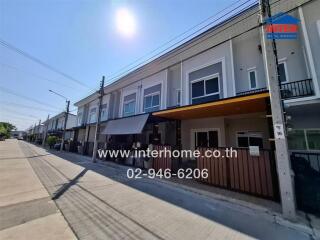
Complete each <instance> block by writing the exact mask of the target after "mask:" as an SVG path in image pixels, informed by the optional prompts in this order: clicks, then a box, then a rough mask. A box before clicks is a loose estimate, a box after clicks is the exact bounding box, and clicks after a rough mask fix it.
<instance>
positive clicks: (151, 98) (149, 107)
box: [144, 92, 160, 112]
mask: <svg viewBox="0 0 320 240" xmlns="http://www.w3.org/2000/svg"><path fill="white" fill-rule="evenodd" d="M159 109H160V92H155V93H151V94H149V95H146V96H144V112H153V111H157V110H159Z"/></svg>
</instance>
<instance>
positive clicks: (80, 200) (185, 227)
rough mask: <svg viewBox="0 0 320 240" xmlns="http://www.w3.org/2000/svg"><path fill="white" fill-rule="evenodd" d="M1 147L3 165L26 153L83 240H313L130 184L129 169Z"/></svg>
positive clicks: (174, 193)
mask: <svg viewBox="0 0 320 240" xmlns="http://www.w3.org/2000/svg"><path fill="white" fill-rule="evenodd" d="M9 142H10V144H9ZM0 144H1V145H3V144H7V145H8V148H9V149H8V150H7V151H6V153H5V155H3V154H2V156H1V159H7V160H9V159H13V160H16V159H17V158H18V157H19V158H21V156H19V155H17V154H16V153H17V152H19V151H20V152H22V153H23V155H24V156H23V158H21V159H27V161H28V162H29V164H30V165H31V167H32V169H33V171H34V172H35V174H36V175H37V177H38V178H39V180H40V182H41V183H42V185H43V186H44V187H45V189H46V190H47V192H48V193H49V195H50V196H51V198H52V199H53V200H54V202H55V203H56V204H57V206H58V208H59V209H60V211H61V212H62V214H63V216H64V218H65V219H66V221H67V222H68V224H69V226H70V228H71V229H72V230H73V232H74V234H75V235H76V237H77V238H79V239H148V240H149V239H174V240H180V239H181V240H186V239H192V240H193V239H197V240H198V239H199V240H202V239H252V238H258V239H273V240H275V239H281V240H283V239H311V237H310V236H309V235H307V234H305V233H302V232H299V231H297V230H294V229H291V228H287V227H285V226H282V225H279V224H276V223H273V222H271V221H268V220H266V219H263V218H261V217H259V216H255V215H252V214H248V213H244V212H243V211H240V210H237V209H236V208H235V207H230V205H229V204H226V203H225V202H223V201H218V200H214V199H210V198H208V197H205V196H202V195H199V194H197V193H194V192H190V191H186V190H182V189H180V188H179V187H176V186H174V185H170V184H165V183H163V182H161V181H157V180H152V179H147V178H143V179H139V180H132V179H128V178H127V177H126V170H125V169H124V168H123V167H112V166H109V165H106V164H102V163H91V162H90V161H89V160H88V158H85V157H83V156H79V155H76V154H70V153H68V154H65V155H67V156H68V157H63V154H59V156H62V157H59V156H57V155H56V154H53V153H54V152H53V153H50V152H48V151H46V150H44V149H42V148H40V147H37V146H34V145H32V144H29V143H26V142H23V141H16V140H9V141H6V142H5V143H3V142H0ZM9 145H10V146H9ZM15 156H17V157H16V158H15ZM70 156H71V157H70ZM17 161H18V160H17ZM0 164H2V162H0ZM13 174H14V173H13ZM26 184H32V183H31V182H28V181H26ZM0 210H1V208H0ZM0 224H1V222H0ZM0 229H1V228H0ZM9 229H10V228H9ZM4 230H6V229H4ZM0 236H1V232H0ZM0 238H1V237H0ZM43 239H44V238H43ZM60 239H61V238H60Z"/></svg>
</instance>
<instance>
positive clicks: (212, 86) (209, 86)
mask: <svg viewBox="0 0 320 240" xmlns="http://www.w3.org/2000/svg"><path fill="white" fill-rule="evenodd" d="M218 81H219V79H218V78H217V77H215V78H212V79H209V80H206V94H211V93H216V92H219V83H218Z"/></svg>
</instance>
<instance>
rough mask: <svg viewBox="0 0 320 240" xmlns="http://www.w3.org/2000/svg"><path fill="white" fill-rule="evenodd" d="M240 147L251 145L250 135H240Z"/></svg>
mask: <svg viewBox="0 0 320 240" xmlns="http://www.w3.org/2000/svg"><path fill="white" fill-rule="evenodd" d="M238 147H249V142H248V137H238Z"/></svg>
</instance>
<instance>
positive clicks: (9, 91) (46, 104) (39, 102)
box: [0, 86, 60, 111]
mask: <svg viewBox="0 0 320 240" xmlns="http://www.w3.org/2000/svg"><path fill="white" fill-rule="evenodd" d="M0 91H2V92H5V93H9V94H11V95H14V96H17V97H20V98H24V99H26V100H29V101H31V102H35V103H38V104H40V105H44V106H47V107H51V108H54V109H58V108H57V107H55V106H53V105H51V104H48V103H43V102H41V101H39V100H37V99H34V98H30V97H27V96H24V95H22V94H19V93H16V92H14V91H12V90H11V89H8V88H4V87H1V86H0ZM58 110H59V111H60V109H58Z"/></svg>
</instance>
